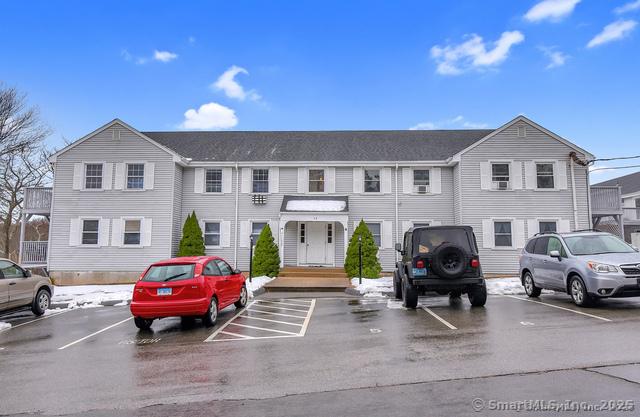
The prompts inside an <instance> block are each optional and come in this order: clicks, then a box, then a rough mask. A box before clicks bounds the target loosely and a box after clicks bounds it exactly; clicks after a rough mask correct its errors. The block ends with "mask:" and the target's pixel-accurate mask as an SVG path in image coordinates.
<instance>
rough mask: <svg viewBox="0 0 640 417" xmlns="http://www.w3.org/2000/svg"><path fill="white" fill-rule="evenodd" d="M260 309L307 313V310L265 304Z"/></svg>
mask: <svg viewBox="0 0 640 417" xmlns="http://www.w3.org/2000/svg"><path fill="white" fill-rule="evenodd" d="M258 307H260V308H272V309H274V310H285V311H297V312H300V313H306V312H307V310H300V309H297V308H287V307H275V306H266V305H264V304H260V305H259V306H258Z"/></svg>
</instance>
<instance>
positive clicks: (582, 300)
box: [569, 277, 593, 307]
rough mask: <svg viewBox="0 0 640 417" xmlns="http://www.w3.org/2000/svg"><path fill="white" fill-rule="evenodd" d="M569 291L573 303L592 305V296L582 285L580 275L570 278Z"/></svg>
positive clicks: (581, 305)
mask: <svg viewBox="0 0 640 417" xmlns="http://www.w3.org/2000/svg"><path fill="white" fill-rule="evenodd" d="M569 292H570V293H571V299H572V300H573V303H574V304H575V305H577V306H580V307H590V306H591V305H593V298H591V296H590V295H589V294H588V293H587V288H586V287H585V286H584V283H583V282H582V279H580V277H573V278H571V282H570V283H569Z"/></svg>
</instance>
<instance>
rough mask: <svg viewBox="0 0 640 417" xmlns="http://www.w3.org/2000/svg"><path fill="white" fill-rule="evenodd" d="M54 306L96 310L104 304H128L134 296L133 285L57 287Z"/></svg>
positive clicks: (53, 300)
mask: <svg viewBox="0 0 640 417" xmlns="http://www.w3.org/2000/svg"><path fill="white" fill-rule="evenodd" d="M53 294H54V296H53V299H52V300H51V303H52V304H65V303H66V304H67V308H95V307H101V306H102V303H104V302H114V301H116V302H118V303H119V304H120V305H123V304H122V303H123V302H125V303H128V301H130V300H131V296H132V294H133V284H126V285H72V286H68V287H58V286H56V287H55V288H54V291H53ZM124 305H126V304H124Z"/></svg>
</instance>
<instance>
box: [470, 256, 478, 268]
mask: <svg viewBox="0 0 640 417" xmlns="http://www.w3.org/2000/svg"><path fill="white" fill-rule="evenodd" d="M479 266H480V261H479V260H477V259H475V258H474V259H472V260H471V268H478V267H479Z"/></svg>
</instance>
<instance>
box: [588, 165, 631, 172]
mask: <svg viewBox="0 0 640 417" xmlns="http://www.w3.org/2000/svg"><path fill="white" fill-rule="evenodd" d="M627 168H640V165H628V166H621V167H602V168H594V169H592V170H590V171H589V172H595V171H608V170H614V169H627Z"/></svg>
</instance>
